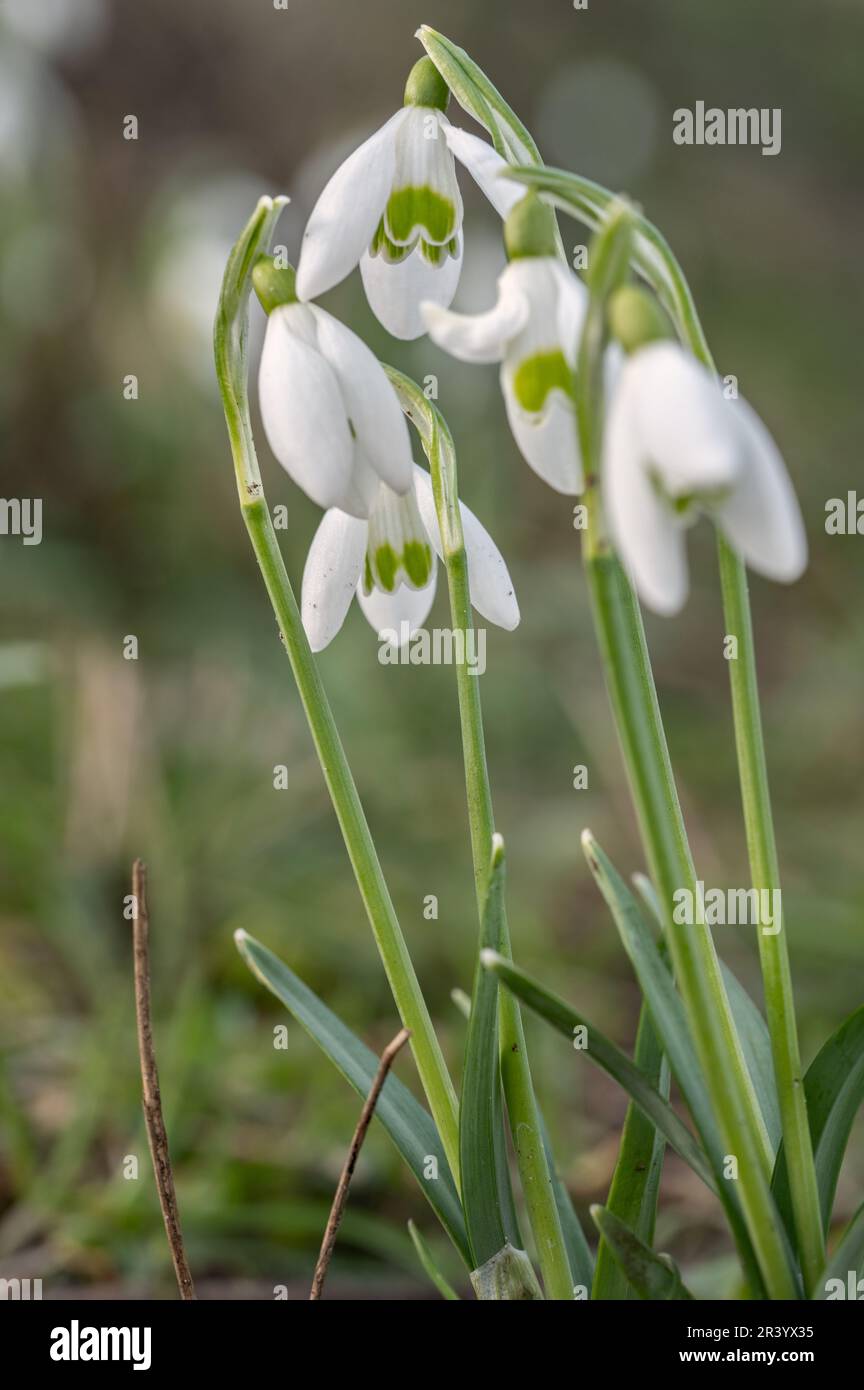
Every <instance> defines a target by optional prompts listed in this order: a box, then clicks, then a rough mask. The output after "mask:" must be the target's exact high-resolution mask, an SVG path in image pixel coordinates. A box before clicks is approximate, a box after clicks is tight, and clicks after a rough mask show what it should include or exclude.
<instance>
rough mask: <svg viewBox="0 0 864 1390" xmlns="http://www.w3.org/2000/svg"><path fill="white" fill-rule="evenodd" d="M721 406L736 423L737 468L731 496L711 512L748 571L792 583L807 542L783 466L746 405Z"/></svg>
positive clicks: (803, 563) (800, 567) (804, 561)
mask: <svg viewBox="0 0 864 1390" xmlns="http://www.w3.org/2000/svg"><path fill="white" fill-rule="evenodd" d="M724 405H725V407H726V409H727V410H729V411H730V412H731V413H732V416H733V419H734V422H735V426H736V429H737V433H738V440H739V446H740V449H741V454H742V467H741V472H740V475H739V478H738V482H737V484H736V486H735V488H734V490H733V492H732V495H731V496H730V497H729V498H728V499H727V500H726V501H724V502H722V503H720V504H719V505H718V506H716V507H715V508H713V512H714V515H715V516H716V518H717V520H718V522H719V524H720V526H721V527H722V528H723V530H724V532H725V533H726V535H727V536H728V538H729V540H730V542H731V544H732V545H733V546H734V547H735V549H736V550H737V551H739V553H740V554H741V556H742V557H743V559H744V560H745V561H746V562H747V564H748V565H750V566H751V568H752V569H754V570H757V571H758V572H759V573H760V574H764V575H767V577H768V578H769V579H779V580H783V581H784V582H786V583H791V582H792V581H793V580H794V579H798V578H799V577H800V575H801V574H803V572H804V569H805V567H806V564H807V537H806V535H805V532H804V523H803V522H802V520H801V511H800V509H799V506H798V499H797V498H796V496H795V491H794V489H793V487H792V484H791V482H790V480H789V475H788V473H787V472H786V466H785V464H784V462H783V459H782V457H781V455H780V451H779V449H778V448H777V445H776V444H775V443H774V440H773V439H772V438H771V435H770V434H769V433H768V430H767V429H766V428H765V426H764V425H763V423H762V421H761V420H760V419H759V416H758V415H757V414H756V412H755V410H753V409H752V407H751V406H749V405H748V404H747V402H746V401H743V400H737V401H735V400H732V401H724Z"/></svg>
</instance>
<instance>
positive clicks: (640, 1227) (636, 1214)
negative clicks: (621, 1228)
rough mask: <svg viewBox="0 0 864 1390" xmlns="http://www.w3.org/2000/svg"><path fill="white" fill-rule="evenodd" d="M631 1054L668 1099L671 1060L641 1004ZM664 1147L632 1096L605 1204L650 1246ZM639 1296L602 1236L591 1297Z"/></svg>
mask: <svg viewBox="0 0 864 1390" xmlns="http://www.w3.org/2000/svg"><path fill="white" fill-rule="evenodd" d="M633 1060H634V1062H635V1064H636V1066H637V1067H639V1069H640V1071H643V1072H644V1073H645V1075H646V1077H647V1078H648V1080H649V1081H650V1082H651V1084H652V1085H653V1086H656V1087H657V1089H658V1091H659V1092H660V1094H661V1095H662V1096H663V1097H664V1099H665V1100H668V1099H669V1064H668V1062H667V1061H666V1059H665V1057H664V1054H663V1045H662V1043H661V1042H660V1039H659V1038H658V1037H657V1033H656V1031H655V1028H654V1024H653V1023H652V1022H651V1017H650V1015H649V1013H648V1009H647V1006H646V1005H644V1004H643V1005H642V1009H641V1011H640V1014H639V1027H638V1030H637V1032H636V1047H635V1049H634V1053H633ZM665 1150H666V1141H665V1140H664V1138H663V1136H662V1134H660V1133H659V1132H658V1131H657V1129H656V1127H655V1125H654V1124H653V1123H652V1121H651V1120H649V1119H648V1117H647V1116H646V1115H643V1113H642V1111H641V1110H640V1109H639V1107H638V1106H637V1105H636V1104H635V1102H634V1101H632V1100H631V1102H630V1104H629V1105H628V1107H627V1114H626V1116H625V1119H624V1128H623V1130H622V1131H621V1145H620V1148H619V1150H618V1162H617V1163H616V1164H615V1172H614V1173H613V1175H612V1184H611V1186H610V1188H609V1196H608V1197H607V1199H606V1210H607V1212H610V1213H611V1214H612V1215H613V1216H616V1217H618V1219H619V1220H621V1221H623V1223H624V1225H625V1226H627V1227H629V1228H630V1230H631V1231H632V1232H633V1233H634V1235H636V1236H637V1237H638V1238H639V1240H641V1241H643V1242H644V1243H645V1244H646V1245H649V1246H650V1245H651V1244H652V1243H653V1240H654V1224H655V1221H656V1218H657V1198H658V1195H659V1191H660V1174H661V1172H662V1170H663V1155H664V1153H665ZM637 1296H638V1295H637V1294H636V1290H635V1289H634V1287H633V1285H632V1284H631V1282H630V1280H629V1278H628V1276H627V1274H626V1272H625V1269H624V1267H623V1266H622V1264H621V1263H620V1261H619V1260H618V1259H617V1258H616V1256H615V1254H614V1252H613V1250H612V1247H611V1246H610V1245H609V1242H608V1241H607V1240H606V1239H605V1238H601V1241H600V1246H599V1249H598V1251H597V1264H596V1267H595V1272H594V1286H593V1288H592V1290H591V1297H592V1299H604V1300H607V1299H608V1300H612V1299H628V1298H634V1297H637Z"/></svg>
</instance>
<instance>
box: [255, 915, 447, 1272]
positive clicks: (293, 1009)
mask: <svg viewBox="0 0 864 1390" xmlns="http://www.w3.org/2000/svg"><path fill="white" fill-rule="evenodd" d="M235 940H236V942H237V948H238V950H239V952H240V954H241V956H242V957H243V959H244V960H245V962H246V964H247V965H248V966H249V969H250V970H251V971H252V973H253V975H256V976H257V978H258V979H259V980H260V981H261V983H262V984H263V985H266V986H267V988H268V989H269V990H270V991H271V992H272V993H273V994H275V995H276V998H277V999H280V1000H281V1001H282V1003H283V1004H284V1005H285V1007H286V1009H288V1011H289V1012H290V1013H292V1014H293V1015H294V1017H295V1018H296V1019H297V1022H298V1023H300V1024H302V1025H303V1027H304V1028H305V1029H306V1032H307V1033H308V1034H309V1036H310V1037H311V1038H313V1039H314V1040H315V1042H316V1043H317V1044H318V1046H319V1047H320V1048H321V1050H322V1052H324V1053H325V1054H326V1055H327V1056H328V1057H329V1058H330V1061H331V1062H332V1063H333V1064H334V1066H335V1067H336V1068H337V1070H338V1071H340V1072H341V1073H342V1075H343V1076H344V1077H345V1080H346V1081H348V1082H350V1084H351V1085H352V1086H353V1087H354V1089H355V1091H356V1092H357V1093H358V1095H361V1096H363V1097H364V1099H365V1097H366V1095H367V1094H368V1092H369V1087H370V1086H371V1084H372V1081H373V1079H374V1077H375V1073H376V1071H377V1069H378V1061H379V1059H378V1058H377V1057H376V1056H375V1053H374V1052H373V1051H372V1050H371V1048H368V1047H367V1046H366V1044H365V1043H363V1042H361V1041H360V1039H359V1038H358V1037H357V1036H356V1035H355V1034H354V1033H352V1032H351V1030H350V1028H347V1027H346V1026H345V1024H344V1023H343V1022H342V1020H341V1019H340V1018H337V1016H336V1014H334V1013H333V1012H332V1010H331V1009H328V1008H327V1006H326V1004H323V1003H322V1002H321V1000H320V999H319V998H318V996H317V995H316V994H314V993H313V992H312V990H311V989H309V987H308V986H307V985H304V983H303V981H302V980H301V979H300V978H299V977H298V976H297V975H295V974H294V972H293V970H290V969H289V968H288V966H287V965H286V964H285V963H284V961H281V960H280V959H279V957H278V956H274V954H273V952H272V951H268V949H267V947H266V946H262V945H261V943H260V941H256V940H255V938H254V937H251V936H248V935H247V934H246V932H243V931H241V932H237V933H236V935H235ZM375 1117H376V1119H378V1120H380V1121H381V1123H382V1125H383V1126H384V1128H385V1129H386V1131H387V1133H388V1134H389V1136H390V1138H391V1139H392V1140H393V1143H394V1144H395V1145H396V1148H397V1149H398V1150H399V1152H400V1154H401V1155H402V1157H403V1158H404V1159H405V1162H406V1163H407V1164H408V1167H409V1168H410V1169H411V1171H412V1173H413V1174H414V1176H415V1177H416V1179H417V1181H418V1182H419V1184H420V1187H421V1189H422V1191H423V1194H424V1196H425V1197H426V1199H427V1200H428V1202H429V1204H430V1205H431V1207H432V1208H433V1210H434V1211H435V1213H436V1215H437V1216H438V1218H439V1219H440V1221H441V1224H442V1225H443V1226H444V1229H445V1230H446V1231H447V1234H448V1235H449V1236H450V1237H451V1239H452V1241H453V1244H454V1245H455V1246H456V1248H457V1250H458V1251H459V1254H460V1255H461V1256H462V1258H463V1260H464V1261H465V1263H466V1265H467V1266H468V1268H469V1269H471V1268H473V1265H472V1261H471V1250H470V1246H469V1243H468V1234H467V1231H466V1229H465V1221H464V1217H463V1215H462V1207H461V1205H460V1202H459V1196H458V1193H457V1191H456V1184H455V1183H454V1181H453V1175H452V1173H451V1172H450V1168H449V1167H448V1164H447V1159H446V1157H445V1154H444V1148H443V1145H442V1144H441V1140H440V1137H439V1135H438V1131H437V1130H436V1128H435V1125H434V1123H433V1122H432V1119H431V1117H430V1115H429V1114H428V1112H427V1111H426V1110H424V1109H423V1107H422V1105H420V1104H419V1102H418V1101H416V1100H415V1099H414V1097H413V1096H412V1094H411V1092H410V1091H409V1090H408V1088H407V1086H403V1084H402V1082H401V1081H400V1080H399V1079H398V1078H397V1077H395V1076H392V1075H391V1076H388V1078H387V1080H386V1082H385V1083H384V1088H383V1090H382V1092H381V1095H380V1096H379V1097H378V1104H377V1106H376V1108H375ZM430 1160H431V1162H430ZM427 1172H428V1173H429V1174H430V1176H428V1177H427ZM433 1172H437V1177H436V1176H432V1175H431V1174H432V1173H433Z"/></svg>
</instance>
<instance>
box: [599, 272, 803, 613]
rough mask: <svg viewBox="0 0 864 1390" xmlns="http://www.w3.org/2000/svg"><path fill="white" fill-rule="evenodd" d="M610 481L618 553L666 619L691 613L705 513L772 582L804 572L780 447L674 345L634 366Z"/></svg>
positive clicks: (617, 421) (622, 394)
mask: <svg viewBox="0 0 864 1390" xmlns="http://www.w3.org/2000/svg"><path fill="white" fill-rule="evenodd" d="M627 292H628V293H629V294H631V295H632V294H634V293H635V294H641V293H642V292H641V291H638V290H637V291H634V290H629V291H627ZM601 477H602V487H603V496H604V504H605V513H606V517H607V520H608V523H609V528H610V531H611V534H612V539H613V542H614V544H615V547H616V549H617V551H618V553H619V555H620V556H621V559H622V560H623V562H624V563H625V565H626V566H627V567H628V568H629V570H630V572H631V574H632V577H633V580H634V583H635V585H636V588H637V590H638V592H639V595H640V597H641V598H642V599H643V600H644V602H645V603H646V604H647V605H648V607H649V608H652V609H654V611H655V612H657V613H665V614H672V613H677V612H678V611H679V610H680V608H681V607H682V606H683V604H684V601H685V599H686V597H687V589H688V580H687V554H686V540H685V533H686V530H687V528H688V527H689V526H691V525H693V523H694V522H695V521H697V520H698V518H699V515H700V514H702V513H707V514H708V515H709V516H710V517H711V518H712V519H713V520H714V521H715V522H716V524H717V525H718V526H719V527H720V529H721V530H722V531H723V533H724V535H725V536H726V538H727V540H728V541H729V543H730V545H732V546H733V547H734V549H735V550H737V551H738V553H739V555H740V556H741V557H742V559H743V560H744V561H745V562H746V563H747V564H748V565H750V566H751V567H752V568H753V569H754V570H757V571H758V572H759V573H760V574H764V575H766V576H767V577H768V578H769V579H778V580H782V581H784V582H786V583H791V581H792V580H795V579H797V578H798V577H799V576H800V575H801V574H802V572H803V570H804V568H805V566H806V563H807V541H806V537H805V534H804V526H803V523H802V520H801V513H800V511H799V508H798V502H797V500H796V497H795V493H794V491H793V489H792V484H791V483H790V481H789V476H788V474H787V472H786V468H785V465H784V463H783V460H782V458H781V456H780V453H779V451H778V449H777V446H776V445H775V443H774V441H773V439H772V438H771V436H770V435H769V433H768V431H767V429H766V428H765V426H764V425H763V424H762V421H761V420H760V419H759V417H758V415H757V414H756V412H755V411H754V410H753V409H752V408H751V407H750V406H749V405H747V403H746V402H745V401H743V400H731V399H726V398H725V397H724V395H723V393H722V391H721V388H720V386H719V384H718V383H717V382H716V380H715V379H714V377H713V376H712V375H711V374H709V373H708V372H707V371H706V370H705V369H704V368H703V367H702V366H700V364H699V363H698V362H697V361H696V360H695V359H694V358H693V357H691V356H690V355H689V354H688V353H686V352H685V351H684V350H683V348H681V347H679V346H678V345H677V344H675V343H671V342H663V341H654V342H649V343H648V344H647V345H646V346H642V347H640V348H639V349H638V350H637V351H635V352H634V353H633V355H632V356H631V357H629V358H628V360H627V362H626V365H625V366H624V368H623V370H622V372H621V375H620V378H619V380H618V383H617V387H616V389H615V392H614V395H613V398H612V403H611V406H610V409H609V416H608V421H607V425H606V438H605V444H604V457H603V468H602V475H601Z"/></svg>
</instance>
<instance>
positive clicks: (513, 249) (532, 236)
mask: <svg viewBox="0 0 864 1390" xmlns="http://www.w3.org/2000/svg"><path fill="white" fill-rule="evenodd" d="M504 245H505V246H506V248H507V256H508V258H509V259H510V260H511V261H515V260H518V259H519V257H520V256H557V254H558V242H557V239H556V236H555V214H554V212H553V211H552V209H551V208H550V207H549V206H548V204H547V203H544V202H543V200H542V199H541V198H539V197H538V196H537V194H536V193H533V192H531V193H526V194H525V197H524V198H520V200H519V202H518V203H517V204H516V206H515V207H514V208H513V209H512V210H511V212H510V214H509V215H508V217H507V221H506V222H505V223H504Z"/></svg>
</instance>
